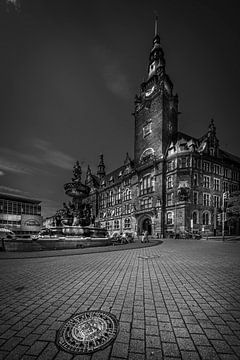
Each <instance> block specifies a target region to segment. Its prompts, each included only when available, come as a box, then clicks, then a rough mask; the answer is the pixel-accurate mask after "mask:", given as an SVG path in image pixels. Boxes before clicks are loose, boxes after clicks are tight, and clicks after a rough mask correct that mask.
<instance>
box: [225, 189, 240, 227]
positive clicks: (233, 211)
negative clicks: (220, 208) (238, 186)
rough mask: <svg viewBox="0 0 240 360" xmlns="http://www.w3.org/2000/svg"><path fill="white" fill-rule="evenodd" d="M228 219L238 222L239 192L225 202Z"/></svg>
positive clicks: (239, 216)
mask: <svg viewBox="0 0 240 360" xmlns="http://www.w3.org/2000/svg"><path fill="white" fill-rule="evenodd" d="M227 214H228V218H233V219H235V220H238V219H239V218H240V191H235V192H233V193H232V194H231V195H230V197H229V199H228V202H227Z"/></svg>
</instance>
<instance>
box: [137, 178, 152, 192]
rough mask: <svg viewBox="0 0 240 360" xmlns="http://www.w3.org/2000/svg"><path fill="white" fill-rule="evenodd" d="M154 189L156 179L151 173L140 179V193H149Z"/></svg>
mask: <svg viewBox="0 0 240 360" xmlns="http://www.w3.org/2000/svg"><path fill="white" fill-rule="evenodd" d="M153 191H154V179H153V177H152V176H151V175H146V176H144V177H143V178H142V179H141V180H140V195H145V194H149V193H150V192H153Z"/></svg>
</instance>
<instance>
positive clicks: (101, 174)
mask: <svg viewBox="0 0 240 360" xmlns="http://www.w3.org/2000/svg"><path fill="white" fill-rule="evenodd" d="M105 174H106V173H105V164H104V160H103V154H100V161H99V165H98V172H97V175H98V176H99V177H100V178H102V177H104V176H105Z"/></svg>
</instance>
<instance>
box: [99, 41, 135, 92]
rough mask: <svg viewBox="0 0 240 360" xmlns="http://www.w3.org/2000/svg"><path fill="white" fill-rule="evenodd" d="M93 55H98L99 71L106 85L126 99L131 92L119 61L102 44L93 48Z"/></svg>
mask: <svg viewBox="0 0 240 360" xmlns="http://www.w3.org/2000/svg"><path fill="white" fill-rule="evenodd" d="M93 53H94V56H97V57H98V60H99V65H100V68H99V69H100V71H101V73H102V77H103V79H104V81H105V84H106V87H107V88H108V90H110V91H111V92H112V93H113V94H114V95H117V96H120V97H121V98H124V99H128V98H129V96H130V94H131V92H130V87H129V84H128V80H127V76H126V75H125V74H124V73H123V71H122V69H121V66H120V64H119V62H118V61H117V60H116V59H115V58H114V55H113V54H112V53H111V52H110V51H109V50H107V49H105V48H104V47H103V46H98V47H96V48H94V49H93Z"/></svg>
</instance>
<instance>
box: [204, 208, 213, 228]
mask: <svg viewBox="0 0 240 360" xmlns="http://www.w3.org/2000/svg"><path fill="white" fill-rule="evenodd" d="M210 224H211V218H210V213H209V212H208V211H204V213H203V225H210Z"/></svg>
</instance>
